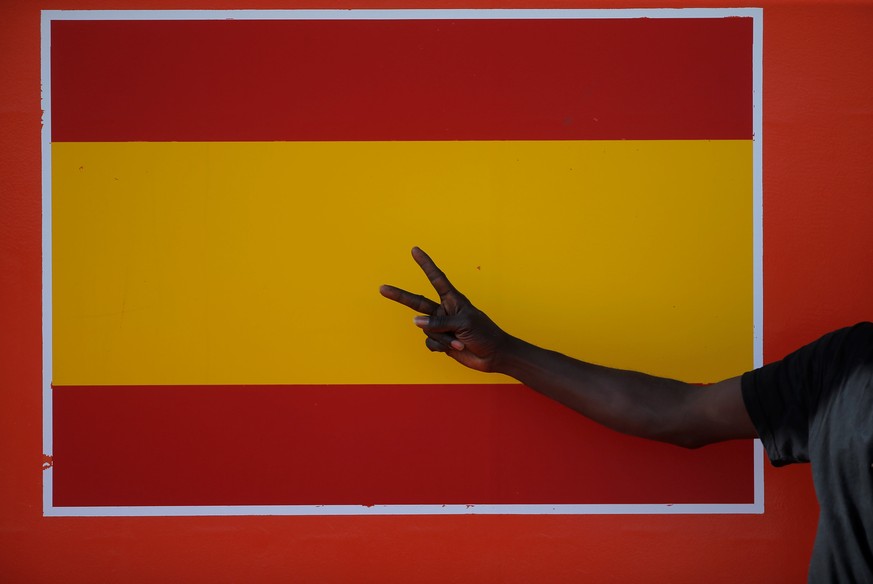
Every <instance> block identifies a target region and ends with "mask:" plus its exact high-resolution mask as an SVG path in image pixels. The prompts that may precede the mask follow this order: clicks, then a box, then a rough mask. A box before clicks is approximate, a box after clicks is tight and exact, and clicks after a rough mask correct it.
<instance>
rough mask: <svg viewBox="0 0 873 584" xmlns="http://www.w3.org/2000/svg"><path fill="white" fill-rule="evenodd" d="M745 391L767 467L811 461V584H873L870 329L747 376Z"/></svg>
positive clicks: (847, 331)
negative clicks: (814, 516)
mask: <svg viewBox="0 0 873 584" xmlns="http://www.w3.org/2000/svg"><path fill="white" fill-rule="evenodd" d="M742 388H743V400H744V401H745V404H746V409H747V410H748V412H749V416H750V417H751V418H752V422H753V423H754V424H755V428H756V429H757V430H758V435H759V436H760V437H761V442H763V444H764V448H765V449H766V450H767V455H768V456H769V457H770V462H772V463H773V465H774V466H783V465H786V464H791V463H793V462H811V463H812V476H813V481H814V483H815V490H816V495H817V496H818V500H819V505H820V507H821V512H820V515H819V524H818V531H817V533H816V537H815V547H814V548H813V552H812V559H811V560H810V567H809V581H810V582H815V583H819V582H839V583H849V582H867V583H873V466H871V465H873V324H871V323H869V322H866V323H860V324H857V325H855V326H853V327H849V328H844V329H840V330H838V331H834V332H832V333H830V334H827V335H825V336H823V337H822V338H820V339H819V340H817V341H815V342H813V343H811V344H809V345H807V346H805V347H803V348H801V349H799V350H797V351H795V352H794V353H792V354H790V355H788V356H787V357H785V358H784V359H783V360H782V361H778V362H776V363H771V364H769V365H765V366H764V367H762V368H760V369H756V370H754V371H750V372H748V373H746V374H745V375H743V380H742Z"/></svg>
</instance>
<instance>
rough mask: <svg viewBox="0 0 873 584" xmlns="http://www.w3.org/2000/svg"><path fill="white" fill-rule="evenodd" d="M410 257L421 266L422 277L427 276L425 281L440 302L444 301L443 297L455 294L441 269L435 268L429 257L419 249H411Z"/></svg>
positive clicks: (453, 288)
mask: <svg viewBox="0 0 873 584" xmlns="http://www.w3.org/2000/svg"><path fill="white" fill-rule="evenodd" d="M412 257H413V259H414V260H415V262H416V263H417V264H418V265H419V266H421V269H422V270H424V275H425V276H427V279H428V280H430V284H431V286H433V289H434V290H436V293H437V294H439V296H440V300H443V299H445V297H446V296H447V295H449V294H452V293H453V292H457V290H456V289H455V287H454V286H452V283H451V282H449V279H448V278H447V277H446V275H445V273H443V271H442V270H441V269H439V268H438V267H437V265H436V264H435V263H434V262H433V260H432V259H430V256H429V255H427V254H426V253H424V250H422V249H421V248H420V247H413V248H412Z"/></svg>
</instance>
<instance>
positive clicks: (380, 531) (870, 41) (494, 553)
mask: <svg viewBox="0 0 873 584" xmlns="http://www.w3.org/2000/svg"><path fill="white" fill-rule="evenodd" d="M242 4H243V3H241V2H238V1H237V2H232V1H226V0H212V1H203V0H196V1H195V0H188V1H176V2H172V1H158V0H141V1H139V2H136V3H130V2H124V3H121V2H109V1H104V0H91V1H85V0H79V1H75V0H70V1H66V0H58V1H54V2H46V1H27V0H5V1H4V2H3V3H2V4H0V581H3V582H112V581H125V582H139V581H142V582H154V581H179V582H224V581H228V582H230V581H245V582H271V581H302V582H447V581H449V582H477V583H479V582H483V583H487V582H528V581H537V582H579V581H592V582H674V583H679V582H702V581H705V582H713V583H716V582H724V583H733V582H742V581H764V580H768V581H771V582H801V581H805V572H806V559H807V558H808V556H809V552H810V549H811V546H812V540H813V536H814V530H815V525H816V516H817V504H816V502H815V497H814V493H813V490H812V486H811V481H810V473H809V469H808V467H805V466H798V467H794V468H791V467H789V468H783V469H772V468H769V467H768V468H767V470H766V478H765V481H766V513H765V514H764V515H760V516H757V515H755V516H665V515H657V516H541V517H540V516H427V517H270V518H257V517H215V518H209V517H199V518H93V519H88V518H51V519H47V518H43V517H42V516H41V509H42V502H41V496H42V494H41V492H42V491H41V476H40V473H41V468H42V464H43V457H42V453H41V443H42V431H41V420H42V414H41V387H42V386H41V339H40V335H41V324H40V318H41V309H40V298H41V288H40V286H41V283H40V278H41V259H40V243H41V234H40V226H41V219H40V202H41V192H40V172H41V170H40V152H39V148H40V133H39V130H40V105H39V89H40V88H39V63H40V61H39V10H40V9H96V8H104V9H106V8H239V7H241V5H242ZM398 4H399V3H382V4H379V3H376V2H370V3H367V2H360V1H350V0H346V1H345V2H325V1H322V2H319V3H317V4H316V3H313V4H306V5H303V4H300V3H296V4H295V3H293V2H281V1H275V2H272V3H267V2H259V3H258V6H256V7H260V8H290V7H364V6H366V7H391V8H394V7H398ZM532 4H533V3H530V2H527V3H524V2H517V1H515V0H513V1H511V2H510V1H508V0H503V1H502V2H466V3H460V2H440V3H431V4H427V5H425V4H424V3H419V2H415V3H413V2H411V1H410V0H407V1H406V2H405V3H403V5H404V6H406V7H413V6H416V7H422V6H428V7H449V6H452V7H458V6H463V7H515V6H517V7H529V6H531V5H532ZM694 4H695V5H696V6H731V5H733V4H735V3H716V2H707V1H699V2H695V3H694ZM678 5H679V4H676V3H653V2H649V1H644V0H636V1H633V2H631V1H626V0H622V1H621V2H610V3H606V2H603V3H600V4H599V5H598V4H597V3H594V2H578V1H577V2H572V1H568V2H553V3H551V4H550V5H549V7H579V8H588V7H616V6H628V7H649V6H651V7H655V6H662V7H663V6H678ZM759 5H763V6H764V8H765V10H764V213H765V219H764V221H765V231H764V245H765V251H764V261H765V281H764V294H765V299H764V320H765V345H764V348H765V359H766V360H773V359H776V358H779V357H780V356H781V355H782V354H784V353H785V352H786V351H788V350H790V349H792V348H793V347H795V346H797V345H799V344H801V343H803V342H806V341H809V340H811V339H813V338H815V337H816V336H818V335H819V334H821V333H823V332H825V331H827V330H829V329H831V328H835V327H837V326H840V325H843V324H847V323H850V322H853V321H857V320H862V319H864V320H873V228H871V226H870V223H871V222H873V164H871V163H870V157H871V153H873V80H871V79H873V78H871V71H873V3H871V2H841V3H831V2H825V1H820V2H796V1H795V2H786V1H780V2H775V1H773V2H761V3H759ZM245 7H246V8H251V7H255V6H250V5H247V6H245ZM540 7H542V6H540Z"/></svg>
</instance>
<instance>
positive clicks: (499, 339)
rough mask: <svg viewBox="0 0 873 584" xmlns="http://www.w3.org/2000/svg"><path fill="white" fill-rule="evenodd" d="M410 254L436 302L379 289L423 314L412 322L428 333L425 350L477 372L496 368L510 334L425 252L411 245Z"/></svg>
mask: <svg viewBox="0 0 873 584" xmlns="http://www.w3.org/2000/svg"><path fill="white" fill-rule="evenodd" d="M412 257H413V259H414V260H415V261H416V263H418V265H419V266H420V267H421V269H422V270H423V271H424V274H425V275H426V276H427V279H428V280H430V283H431V285H432V286H433V288H434V290H435V291H436V293H437V294H438V295H439V302H434V301H433V300H430V299H428V298H426V297H424V296H422V295H421V294H413V293H411V292H407V291H406V290H401V289H400V288H397V287H395V286H387V285H386V286H382V287H381V288H380V289H379V292H380V293H381V294H382V296H384V297H385V298H388V299H389V300H393V301H395V302H398V303H400V304H403V305H404V306H408V307H409V308H411V309H413V310H415V311H417V312H420V313H422V314H424V315H426V316H416V317H415V319H414V322H415V324H416V326H418V327H420V328H421V329H422V330H423V331H424V333H425V335H427V339H426V340H425V344H426V345H427V348H428V349H430V350H431V351H440V352H443V353H446V354H447V355H448V356H450V357H452V358H453V359H455V360H456V361H457V362H459V363H461V364H462V365H465V366H467V367H469V368H471V369H475V370H477V371H486V372H490V371H495V370H496V369H497V362H498V361H499V358H500V352H501V350H502V349H503V348H504V347H505V346H506V344H507V343H508V342H509V340H510V339H511V337H510V336H509V335H508V334H506V333H505V332H503V331H502V330H501V329H500V327H498V326H497V325H496V324H494V322H493V321H492V320H491V319H490V318H488V316H487V315H486V314H485V313H484V312H482V311H481V310H479V309H477V308H476V307H475V306H473V304H472V303H471V302H470V301H469V300H467V297H466V296H464V295H463V294H461V293H460V292H458V290H457V289H456V288H455V287H454V286H452V283H451V282H449V279H448V278H447V277H446V275H445V273H443V271H442V270H440V269H439V268H438V267H437V265H436V264H435V263H434V262H433V260H432V259H430V256H428V255H427V254H426V253H424V251H422V250H421V249H420V248H418V247H414V248H412Z"/></svg>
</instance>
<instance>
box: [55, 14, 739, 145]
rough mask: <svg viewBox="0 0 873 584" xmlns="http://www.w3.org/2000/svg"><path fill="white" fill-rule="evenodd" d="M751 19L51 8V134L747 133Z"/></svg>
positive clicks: (263, 137) (109, 137)
mask: <svg viewBox="0 0 873 584" xmlns="http://www.w3.org/2000/svg"><path fill="white" fill-rule="evenodd" d="M751 62H752V20H751V19H750V18H723V19H616V20H571V19H568V20H562V19H556V20H412V21H397V20H394V21H360V20H339V21H293V20H292V21H233V20H230V21H100V22H88V21H55V22H53V23H52V100H53V101H52V134H53V135H52V139H53V140H54V141H221V140H231V141H234V140H257V141H272V140H288V141H298V140H301V141H303V140H545V139H555V140H576V139H751V137H752V108H751V102H752V75H751V70H752V68H751Z"/></svg>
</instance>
